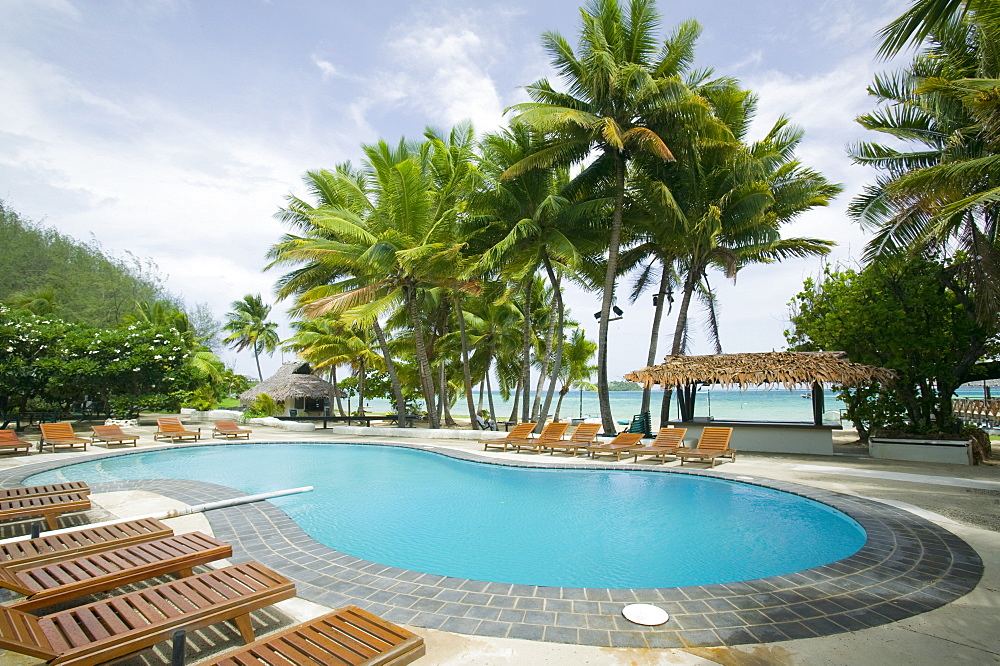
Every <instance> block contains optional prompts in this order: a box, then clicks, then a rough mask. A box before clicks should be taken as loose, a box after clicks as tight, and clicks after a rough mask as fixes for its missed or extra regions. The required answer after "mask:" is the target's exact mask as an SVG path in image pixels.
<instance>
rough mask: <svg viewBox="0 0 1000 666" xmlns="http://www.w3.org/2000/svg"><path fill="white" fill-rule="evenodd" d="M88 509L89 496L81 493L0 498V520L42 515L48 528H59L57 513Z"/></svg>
mask: <svg viewBox="0 0 1000 666" xmlns="http://www.w3.org/2000/svg"><path fill="white" fill-rule="evenodd" d="M89 509H90V497H88V496H87V495H85V494H83V493H65V494H63V495H35V496H32V497H20V498H17V499H9V500H0V520H16V519H18V518H34V517H36V516H44V517H45V523H46V524H47V525H48V526H49V529H50V530H57V529H59V515H60V514H63V513H69V512H70V511H87V510H89Z"/></svg>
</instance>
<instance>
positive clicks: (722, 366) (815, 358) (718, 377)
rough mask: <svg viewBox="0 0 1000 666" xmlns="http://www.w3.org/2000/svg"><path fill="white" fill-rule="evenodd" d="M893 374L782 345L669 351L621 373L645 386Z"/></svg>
mask: <svg viewBox="0 0 1000 666" xmlns="http://www.w3.org/2000/svg"><path fill="white" fill-rule="evenodd" d="M894 376H895V375H894V373H893V372H892V371H891V370H887V369H885V368H879V367H876V366H872V365H862V364H861V363H854V362H852V361H849V360H848V359H847V356H846V354H844V352H789V351H785V352H761V353H752V354H750V353H748V354H714V355H711V356H668V357H666V359H664V363H663V365H651V366H649V367H647V368H643V369H642V370H636V371H635V372H630V373H629V374H627V375H625V379H627V380H629V381H630V382H636V383H639V384H642V385H643V386H647V387H648V386H652V385H653V384H662V385H663V386H684V385H685V384H735V385H738V386H739V387H740V388H747V387H749V386H760V385H761V384H783V385H784V386H785V387H786V388H789V389H791V388H793V387H794V386H796V385H802V384H813V383H815V382H820V383H834V384H842V385H844V386H858V385H861V384H868V383H871V382H886V381H889V380H891V379H892V378H893V377H894Z"/></svg>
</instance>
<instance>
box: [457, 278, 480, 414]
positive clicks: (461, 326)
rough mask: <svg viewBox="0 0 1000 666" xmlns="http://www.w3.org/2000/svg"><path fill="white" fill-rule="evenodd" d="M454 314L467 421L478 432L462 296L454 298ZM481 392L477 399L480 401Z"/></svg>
mask: <svg viewBox="0 0 1000 666" xmlns="http://www.w3.org/2000/svg"><path fill="white" fill-rule="evenodd" d="M455 312H456V313H457V314H458V333H459V336H460V337H461V340H462V379H463V380H464V381H465V399H466V401H467V402H468V404H469V419H470V420H471V421H472V429H473V430H479V423H478V422H477V421H476V405H475V402H474V400H473V397H472V371H471V370H470V369H469V338H468V336H466V334H465V313H464V312H462V296H461V295H459V296H457V297H456V298H455ZM482 395H483V394H482V392H481V391H480V393H479V399H480V401H481V400H482Z"/></svg>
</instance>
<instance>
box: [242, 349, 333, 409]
mask: <svg viewBox="0 0 1000 666" xmlns="http://www.w3.org/2000/svg"><path fill="white" fill-rule="evenodd" d="M338 392H339V393H340V397H342V398H343V397H346V395H347V394H346V393H344V392H343V391H340V390H339V389H335V388H334V386H333V384H331V383H330V382H328V381H326V380H325V379H320V378H319V377H317V376H316V375H314V374H313V373H312V368H311V367H310V366H309V364H308V363H306V362H304V361H294V362H291V363H283V364H282V365H281V367H280V368H278V371H277V372H275V373H274V374H273V375H271V376H270V377H268V378H267V379H265V380H264V381H262V382H261V383H259V384H257V385H256V386H253V387H251V388H249V389H247V390H246V391H244V392H243V393H241V394H240V403H242V404H243V405H249V404H250V403H252V402H253V401H254V400H255V399H256V398H257V396H258V395H260V394H261V393H266V394H267V395H269V396H271V397H272V398H274V400H275V402H278V403H284V406H285V413H286V414H288V410H289V409H296V410H298V411H300V412H305V413H306V414H310V413H315V412H318V413H319V414H322V412H323V409H324V405H329V401H330V400H332V399H333V398H335V397H336V393H338Z"/></svg>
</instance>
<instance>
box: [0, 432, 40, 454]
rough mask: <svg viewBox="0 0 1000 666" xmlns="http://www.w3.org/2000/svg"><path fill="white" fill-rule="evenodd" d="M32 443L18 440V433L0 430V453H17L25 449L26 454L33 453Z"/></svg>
mask: <svg viewBox="0 0 1000 666" xmlns="http://www.w3.org/2000/svg"><path fill="white" fill-rule="evenodd" d="M32 446H34V444H32V443H31V442H26V441H24V440H23V439H18V437H17V433H16V432H15V431H13V430H0V453H17V452H18V451H20V450H22V449H24V454H25V455H28V454H29V453H30V452H31V447H32Z"/></svg>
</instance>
